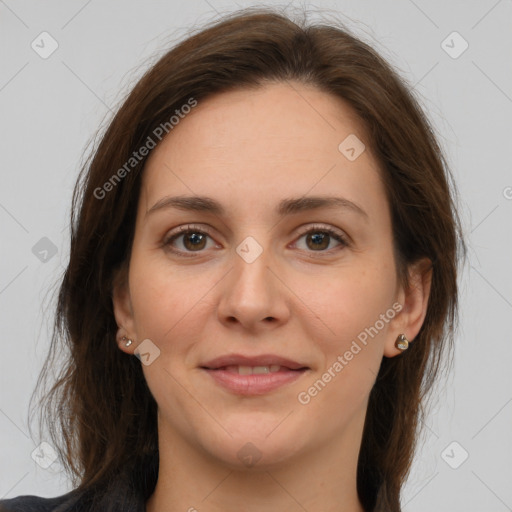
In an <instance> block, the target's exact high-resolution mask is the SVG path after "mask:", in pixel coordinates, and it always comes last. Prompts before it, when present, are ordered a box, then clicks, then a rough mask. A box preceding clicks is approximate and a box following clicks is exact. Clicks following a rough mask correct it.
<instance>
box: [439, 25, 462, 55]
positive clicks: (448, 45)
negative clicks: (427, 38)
mask: <svg viewBox="0 0 512 512" xmlns="http://www.w3.org/2000/svg"><path fill="white" fill-rule="evenodd" d="M441 48H442V49H443V50H444V51H445V52H446V53H447V54H448V55H449V56H450V57H451V58H452V59H458V58H459V57H460V56H461V55H462V54H463V53H464V52H465V51H466V50H467V49H468V48H469V43H468V42H467V41H466V40H465V39H464V38H463V37H462V36H461V35H460V34H459V33H458V32H456V31H454V32H452V33H451V34H450V35H449V36H448V37H446V39H444V40H443V42H442V43H441Z"/></svg>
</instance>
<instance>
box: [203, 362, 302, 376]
mask: <svg viewBox="0 0 512 512" xmlns="http://www.w3.org/2000/svg"><path fill="white" fill-rule="evenodd" d="M201 368H203V369H204V370H211V371H214V372H216V371H224V372H228V373H234V374H237V375H266V374H269V373H279V372H300V371H302V370H307V369H308V368H307V367H302V368H288V367H287V366H281V365H279V364H271V365H264V366H245V365H229V366H221V367H219V368H208V367H206V366H202V367H201Z"/></svg>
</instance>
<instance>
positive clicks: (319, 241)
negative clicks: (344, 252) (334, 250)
mask: <svg viewBox="0 0 512 512" xmlns="http://www.w3.org/2000/svg"><path fill="white" fill-rule="evenodd" d="M310 240H311V241H312V242H313V244H314V245H316V247H314V248H316V249H318V248H320V249H325V248H326V247H327V246H328V245H329V235H328V234H327V233H314V234H313V235H310Z"/></svg>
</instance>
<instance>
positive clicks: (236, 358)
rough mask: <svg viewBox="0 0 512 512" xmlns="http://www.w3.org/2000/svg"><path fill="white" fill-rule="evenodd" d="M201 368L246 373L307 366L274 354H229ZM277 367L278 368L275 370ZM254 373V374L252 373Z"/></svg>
mask: <svg viewBox="0 0 512 512" xmlns="http://www.w3.org/2000/svg"><path fill="white" fill-rule="evenodd" d="M201 367H202V368H205V369H208V370H219V369H223V370H227V369H230V370H231V369H233V367H238V368H239V369H240V368H243V369H244V370H243V371H247V370H246V369H247V368H252V369H254V368H258V369H260V368H262V367H268V369H269V371H278V370H280V369H283V370H301V369H307V368H308V366H307V365H305V364H302V363H299V362H297V361H292V360H291V359H288V358H285V357H281V356H278V355H275V354H262V355H259V356H252V357H251V356H244V355H241V354H231V355H226V356H221V357H217V358H215V359H212V360H211V361H208V362H207V363H205V364H203V365H201ZM276 367H279V368H276ZM253 373H254V372H253ZM256 373H267V372H264V371H263V370H257V372H256Z"/></svg>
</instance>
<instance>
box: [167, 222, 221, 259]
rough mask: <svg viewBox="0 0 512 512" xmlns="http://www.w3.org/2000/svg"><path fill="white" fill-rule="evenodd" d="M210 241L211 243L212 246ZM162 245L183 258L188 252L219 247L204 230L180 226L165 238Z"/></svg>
mask: <svg viewBox="0 0 512 512" xmlns="http://www.w3.org/2000/svg"><path fill="white" fill-rule="evenodd" d="M208 239H210V241H211V244H210V245H208ZM162 245H163V246H164V247H167V248H169V249H170V250H171V251H172V252H174V253H176V254H179V255H181V256H185V254H184V253H187V252H188V253H191V252H201V251H202V250H203V249H209V248H211V247H212V245H213V246H214V247H216V246H217V245H216V244H215V243H214V242H213V240H212V239H211V237H210V235H209V234H208V233H207V232H206V231H205V230H204V228H202V229H198V228H196V227H195V226H180V227H179V228H177V229H176V230H174V231H173V232H171V233H170V234H169V235H168V236H167V237H166V238H165V240H164V241H163V243H162Z"/></svg>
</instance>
